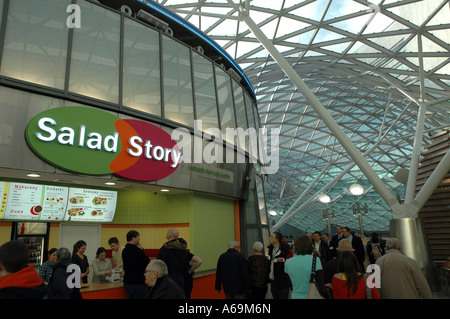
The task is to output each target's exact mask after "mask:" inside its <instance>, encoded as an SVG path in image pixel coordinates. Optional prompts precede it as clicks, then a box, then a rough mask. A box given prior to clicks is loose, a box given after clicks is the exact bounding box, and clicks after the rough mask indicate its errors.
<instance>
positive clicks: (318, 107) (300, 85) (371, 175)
mask: <svg viewBox="0 0 450 319" xmlns="http://www.w3.org/2000/svg"><path fill="white" fill-rule="evenodd" d="M227 1H228V3H229V4H230V5H231V6H232V7H233V8H235V9H236V10H238V11H239V12H240V17H241V18H242V19H243V21H244V22H245V23H246V24H247V26H248V27H249V28H250V29H251V30H252V32H253V34H254V35H255V36H256V38H258V40H259V41H260V42H261V44H262V45H263V46H264V47H265V48H266V50H267V51H268V52H269V53H270V55H271V56H272V57H273V59H274V60H275V61H276V62H277V63H278V65H279V66H280V68H282V69H283V71H284V72H285V73H286V75H287V76H288V77H289V78H290V79H291V81H292V82H293V83H294V85H295V86H296V87H297V89H298V90H299V92H300V93H302V95H303V96H304V97H305V99H306V100H308V102H309V103H310V104H311V106H312V107H313V108H314V110H315V111H316V112H317V114H318V116H319V118H320V119H321V120H322V121H323V122H324V123H325V124H326V125H327V127H328V128H329V129H330V131H331V132H332V133H333V134H334V135H335V137H336V138H337V139H338V141H339V142H340V143H341V145H342V146H343V147H344V148H345V150H346V151H347V153H348V154H349V155H350V156H351V157H352V159H353V160H354V161H355V163H356V164H357V165H358V167H359V168H360V169H361V171H362V172H363V173H364V175H365V176H366V177H367V179H368V180H369V181H370V182H371V183H372V185H373V186H374V187H375V189H376V190H377V191H378V193H379V194H380V196H381V197H382V198H383V200H384V201H385V202H386V203H387V204H388V206H389V207H390V208H391V210H392V211H393V213H394V215H395V216H397V215H399V214H402V211H403V208H402V205H400V204H399V202H398V201H397V199H396V197H395V196H394V195H393V194H392V193H391V191H390V190H389V189H388V188H387V187H386V185H385V184H384V182H383V181H382V180H381V179H380V178H379V177H378V175H377V173H376V172H375V171H374V170H373V169H372V167H371V166H370V165H369V164H368V163H367V161H366V159H365V158H364V157H363V156H362V154H361V153H360V152H359V150H358V149H357V148H356V147H355V146H354V145H353V144H352V142H351V141H350V139H349V138H348V137H347V136H346V135H345V133H344V132H343V131H342V129H341V128H340V127H339V125H338V124H337V123H336V122H335V121H334V119H333V118H332V117H331V115H330V114H329V113H328V112H327V110H326V109H325V107H324V106H323V105H322V103H320V101H319V100H318V99H317V97H316V96H315V95H314V94H313V93H312V92H311V90H310V89H309V88H308V87H307V86H306V85H305V83H304V82H303V80H302V79H301V78H300V76H299V75H298V74H297V72H295V71H294V69H293V68H292V67H291V65H289V64H288V63H287V61H286V60H285V59H284V57H283V55H281V54H280V52H278V50H277V49H276V48H275V46H274V45H273V43H271V42H270V40H269V39H268V38H267V37H266V35H265V34H264V33H263V32H262V31H261V30H260V29H259V27H258V26H257V25H256V23H255V22H254V21H253V20H252V19H251V18H250V16H249V15H246V14H245V10H244V9H243V8H242V7H240V6H237V5H236V4H235V3H234V2H233V1H232V0H227Z"/></svg>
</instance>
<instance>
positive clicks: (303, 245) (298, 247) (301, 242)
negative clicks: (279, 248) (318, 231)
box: [294, 235, 313, 255]
mask: <svg viewBox="0 0 450 319" xmlns="http://www.w3.org/2000/svg"><path fill="white" fill-rule="evenodd" d="M294 252H295V254H296V255H311V254H312V252H313V247H312V245H311V239H309V237H308V236H304V235H303V236H297V237H295V238H294Z"/></svg>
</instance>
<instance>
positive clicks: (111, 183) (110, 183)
mask: <svg viewBox="0 0 450 319" xmlns="http://www.w3.org/2000/svg"><path fill="white" fill-rule="evenodd" d="M105 185H111V186H113V185H116V183H114V182H106V183H105Z"/></svg>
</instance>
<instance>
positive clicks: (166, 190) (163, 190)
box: [161, 188, 169, 192]
mask: <svg viewBox="0 0 450 319" xmlns="http://www.w3.org/2000/svg"><path fill="white" fill-rule="evenodd" d="M161 192H169V190H168V189H165V188H163V189H161Z"/></svg>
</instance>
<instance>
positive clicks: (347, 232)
mask: <svg viewBox="0 0 450 319" xmlns="http://www.w3.org/2000/svg"><path fill="white" fill-rule="evenodd" d="M342 234H343V235H344V237H345V238H348V237H350V236H352V231H351V230H350V228H348V227H344V228H342Z"/></svg>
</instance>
